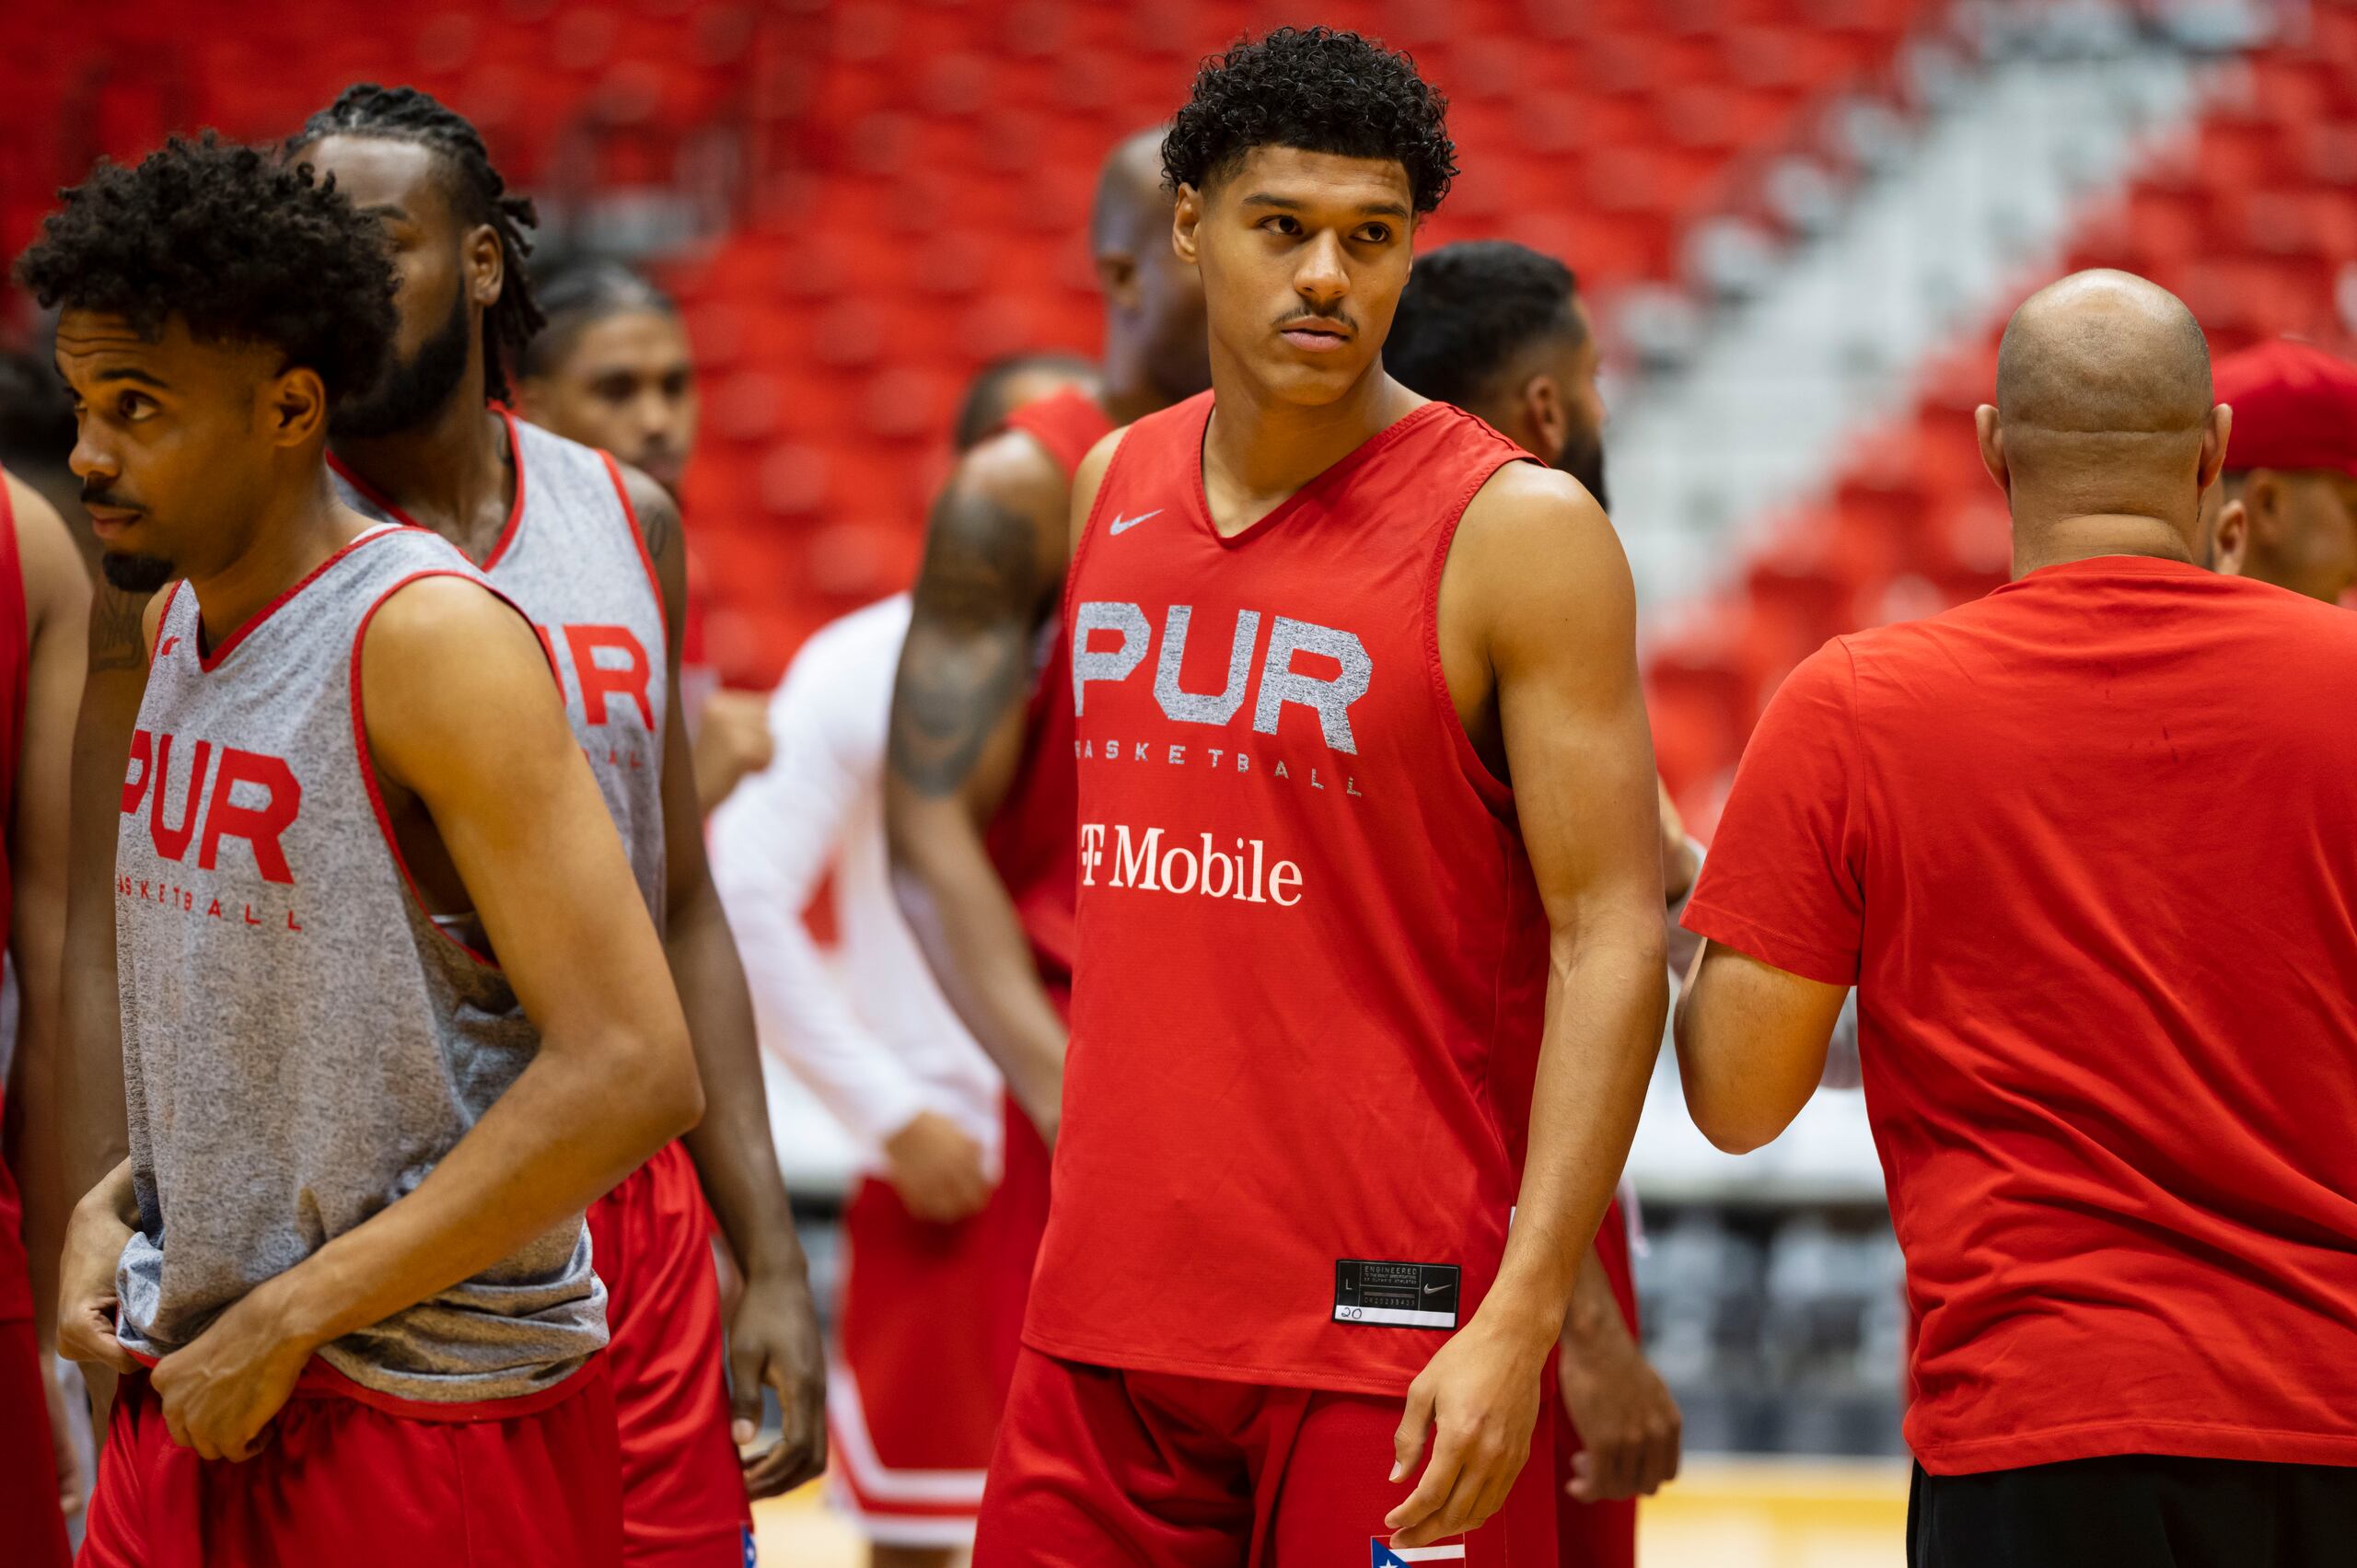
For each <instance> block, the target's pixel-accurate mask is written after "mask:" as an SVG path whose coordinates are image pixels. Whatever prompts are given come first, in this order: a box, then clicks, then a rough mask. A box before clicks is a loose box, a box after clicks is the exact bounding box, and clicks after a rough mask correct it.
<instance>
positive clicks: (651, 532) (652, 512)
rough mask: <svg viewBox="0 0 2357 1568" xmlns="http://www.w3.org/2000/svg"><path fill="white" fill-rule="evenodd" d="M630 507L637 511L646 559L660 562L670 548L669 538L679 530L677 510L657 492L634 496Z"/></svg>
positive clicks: (668, 498) (665, 497) (666, 497)
mask: <svg viewBox="0 0 2357 1568" xmlns="http://www.w3.org/2000/svg"><path fill="white" fill-rule="evenodd" d="M649 488H650V489H651V488H652V486H650V487H649ZM632 505H634V506H635V507H636V508H637V510H638V526H639V530H640V532H641V533H643V534H644V536H645V539H646V554H647V557H648V559H650V560H654V561H660V560H662V559H663V552H665V551H667V550H668V549H670V548H671V536H672V535H673V534H675V533H677V532H679V508H678V507H677V506H675V505H673V504H672V502H671V498H670V497H669V496H668V495H663V494H660V493H659V492H658V493H657V494H654V495H645V494H641V495H638V496H634V497H633V498H632Z"/></svg>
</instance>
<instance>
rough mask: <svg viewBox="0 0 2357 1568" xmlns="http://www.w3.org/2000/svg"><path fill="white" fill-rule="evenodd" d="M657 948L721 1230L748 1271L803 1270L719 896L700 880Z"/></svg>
mask: <svg viewBox="0 0 2357 1568" xmlns="http://www.w3.org/2000/svg"><path fill="white" fill-rule="evenodd" d="M667 929H668V933H669V935H668V937H667V939H666V941H665V944H664V946H665V949H666V952H667V955H668V958H670V961H671V978H672V981H673V982H674V983H675V984H676V985H677V986H678V988H679V1005H680V1010H681V1011H682V1012H684V1013H685V1014H686V1015H687V1020H688V1039H689V1041H690V1043H691V1045H692V1046H693V1048H694V1051H695V1058H696V1073H697V1075H698V1076H699V1077H701V1078H702V1081H703V1090H704V1114H703V1120H702V1121H700V1122H698V1123H697V1124H696V1126H695V1127H694V1128H693V1130H691V1132H689V1133H688V1134H687V1138H686V1143H687V1145H688V1154H689V1156H691V1158H693V1159H694V1161H695V1164H696V1173H697V1175H698V1176H699V1177H701V1178H702V1182H703V1191H704V1197H705V1199H706V1201H707V1202H710V1203H711V1204H712V1210H713V1214H714V1217H715V1218H717V1219H718V1220H719V1222H720V1228H721V1232H722V1234H724V1235H725V1236H726V1237H727V1238H728V1245H729V1248H730V1249H731V1250H732V1251H734V1252H735V1253H736V1255H737V1264H738V1266H739V1267H741V1268H742V1269H743V1270H744V1271H745V1272H746V1273H747V1274H748V1275H754V1276H758V1275H761V1274H766V1273H770V1272H776V1271H778V1270H781V1269H784V1270H792V1271H794V1272H796V1273H797V1274H798V1273H799V1272H800V1271H801V1269H802V1266H803V1264H802V1249H801V1245H800V1243H799V1242H798V1241H797V1239H796V1238H795V1232H794V1210H793V1206H792V1204H791V1202H789V1201H788V1199H787V1197H786V1191H785V1180H784V1177H782V1176H781V1175H780V1174H779V1172H778V1167H777V1146H776V1144H775V1143H774V1142H773V1141H772V1136H771V1132H770V1108H769V1096H768V1091H767V1090H766V1089H765V1088H764V1087H763V1086H762V1083H761V1048H760V1045H759V1043H758V1040H757V1038H756V1035H755V1031H754V1027H753V1001H752V997H751V995H750V993H749V992H748V991H747V990H746V987H745V971H744V968H743V966H742V965H741V964H740V963H739V961H738V959H737V944H736V941H735V939H734V938H733V937H732V936H731V935H729V930H728V921H727V917H726V914H725V913H724V912H723V911H722V909H721V905H720V899H719V896H718V895H717V894H716V893H714V891H713V890H712V885H711V883H710V882H709V881H708V880H707V881H706V882H705V883H704V884H703V886H702V889H701V891H700V893H699V894H698V895H696V896H693V897H691V898H689V899H686V900H681V902H680V903H679V905H677V906H676V907H674V908H673V909H672V910H671V911H670V912H669V918H668V922H667Z"/></svg>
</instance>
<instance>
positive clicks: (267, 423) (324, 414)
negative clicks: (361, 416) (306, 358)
mask: <svg viewBox="0 0 2357 1568" xmlns="http://www.w3.org/2000/svg"><path fill="white" fill-rule="evenodd" d="M256 396H257V399H258V401H260V403H261V409H260V411H259V412H260V414H261V426H262V428H263V429H264V430H266V431H267V432H269V435H270V444H271V445H272V446H273V447H304V446H308V445H309V444H310V443H311V442H313V441H316V440H322V439H325V437H326V435H327V423H328V389H327V387H326V384H325V383H323V382H322V381H320V379H319V372H318V371H316V370H313V369H310V368H309V367H308V366H299V365H298V366H295V367H294V368H293V369H290V370H286V371H284V372H282V373H281V374H279V375H277V376H274V377H271V378H270V379H269V380H267V381H264V382H263V383H262V384H261V387H260V389H258V390H257V393H256Z"/></svg>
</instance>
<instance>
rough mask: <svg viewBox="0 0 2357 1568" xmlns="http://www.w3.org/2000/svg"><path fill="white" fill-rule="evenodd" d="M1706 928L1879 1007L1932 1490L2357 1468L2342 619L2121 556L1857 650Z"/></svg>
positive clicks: (1799, 733) (2356, 746)
mask: <svg viewBox="0 0 2357 1568" xmlns="http://www.w3.org/2000/svg"><path fill="white" fill-rule="evenodd" d="M1686 924H1687V925H1688V927H1689V929H1691V930H1693V931H1696V932H1699V933H1700V934H1701V935H1705V936H1707V937H1710V938H1711V939H1712V940H1713V941H1714V942H1718V943H1722V944H1724V946H1726V947H1732V948H1736V949H1737V950H1739V951H1741V952H1744V953H1747V954H1749V955H1751V956H1752V957H1754V958H1759V959H1762V960H1764V961H1766V962H1768V963H1770V964H1772V965H1774V966H1776V967H1777V968H1779V969H1782V970H1787V971H1788V972H1791V973H1793V974H1797V975H1803V976H1805V977H1807V978H1809V979H1812V980H1818V981H1828V982H1830V983H1834V984H1843V985H1847V984H1855V985H1856V986H1857V987H1858V996H1859V1023H1860V1048H1861V1057H1862V1061H1863V1064H1864V1074H1865V1093H1866V1108H1867V1111H1868V1114H1869V1115H1870V1117H1871V1118H1872V1120H1873V1123H1874V1129H1875V1145H1876V1147H1877V1148H1878V1149H1879V1150H1880V1151H1881V1155H1882V1161H1883V1168H1884V1172H1885V1174H1886V1176H1887V1179H1888V1182H1889V1190H1890V1205H1891V1217H1892V1219H1893V1221H1894V1223H1895V1224H1896V1225H1897V1227H1898V1240H1899V1245H1900V1247H1901V1248H1902V1249H1904V1251H1905V1253H1906V1257H1907V1283H1908V1291H1909V1294H1910V1300H1911V1304H1912V1306H1913V1307H1914V1309H1915V1312H1916V1314H1917V1316H1918V1318H1920V1321H1921V1335H1920V1338H1919V1340H1918V1342H1917V1343H1916V1347H1915V1353H1914V1362H1913V1372H1914V1383H1915V1388H1916V1398H1915V1401H1914V1404H1913V1407H1912V1408H1911V1409H1910V1411H1909V1412H1908V1417H1907V1437H1908V1441H1909V1444H1910V1446H1912V1447H1913V1449H1914V1451H1915V1455H1916V1457H1917V1458H1919V1459H1921V1460H1922V1463H1923V1466H1924V1468H1925V1469H1929V1470H1931V1471H1933V1472H1934V1473H1936V1474H1959V1473H1968V1472H1972V1471H1980V1470H1991V1469H2010V1468H2014V1467H2017V1466H2023V1465H2034V1464H2044V1463H2049V1462H2051V1461H2055V1460H2061V1459H2073V1458H2089V1457H2093V1456H2097V1455H2105V1454H2130V1453H2152V1454H2173V1455H2186V1456H2191V1457H2197V1458H2240V1459H2270V1460H2279V1461H2287V1462H2298V1463H2309V1464H2336V1465H2350V1464H2357V616H2351V615H2350V614H2349V613H2348V612H2347V611H2345V610H2335V609H2332V608H2330V607H2328V606H2325V605H2321V604H2316V603H2313V602H2311V601H2309V600H2306V599H2303V598H2298V597H2297V596H2295V595H2293V594H2289V593H2285V592H2283V591H2282V590H2281V589H2278V588H2274V587H2267V586H2265V585H2263V584H2259V583H2254V582H2249V581H2247V580H2244V579H2240V578H2235V577H2221V576H2213V575H2211V574H2209V573H2207V572H2204V571H2201V570H2200V569H2199V568H2196V567H2193V566H2189V565H2186V564H2183V563H2176V562H2168V561H2160V560H2154V559H2149V558H2144V557H2136V556H2105V557H2099V558H2097V559H2095V560H2090V561H2084V562H2079V563H2072V564H2068V565H2061V566H2053V567H2049V568H2047V569H2045V570H2042V571H2038V572H2034V573H2032V574H2030V575H2028V576H2026V577H2025V578H2023V579H2021V580H2020V581H2019V582H2015V583H2012V584H2009V585H2007V586H2006V587H2002V588H1999V589H1998V590H1997V591H1996V592H1994V593H1992V594H1991V595H1990V596H1989V597H1988V598H1984V599H1981V600H1980V601H1979V602H1977V603H1974V604H1969V605H1966V606H1964V607H1962V608H1960V609H1957V610H1951V611H1949V612H1948V613H1946V614H1945V615H1941V616H1938V617H1935V618H1933V619H1932V620H1929V621H1916V622H1912V623H1910V624H1906V625H1898V626H1888V627H1885V628H1882V629H1881V630H1879V631H1875V632H1869V633H1864V634H1862V635H1859V636H1855V637H1844V638H1840V639H1837V640H1836V641H1835V642H1833V643H1831V644H1829V645H1827V646H1826V647H1824V648H1823V649H1821V650H1819V651H1818V652H1817V654H1816V655H1815V656H1812V657H1811V658H1810V659H1809V660H1808V661H1807V662H1806V663H1805V664H1804V665H1802V666H1801V668H1799V669H1797V670H1795V671H1794V673H1793V675H1792V677H1791V679H1788V680H1787V681H1786V682H1785V683H1784V686H1783V689H1782V691H1779V692H1777V694H1776V698H1775V701H1774V702H1773V703H1771V704H1770V706H1769V709H1768V712H1767V714H1766V715H1765V716H1764V717H1762V718H1761V720H1760V723H1759V731H1758V733H1757V734H1755V735H1754V736H1753V737H1752V739H1751V744H1750V746H1749V748H1748V749H1747V750H1746V752H1745V754H1744V759H1743V765H1742V768H1741V770H1740V771H1739V772H1738V773H1737V774H1736V784H1735V791H1734V794H1733V796H1731V797H1730V799H1729V800H1728V802H1727V807H1726V812H1725V815H1724V817H1723V818H1722V819H1720V824H1719V830H1718V835H1717V840H1716V842H1714V843H1713V845H1712V848H1711V854H1710V860H1709V862H1708V864H1707V865H1706V866H1705V867H1704V869H1703V872H1702V879H1701V885H1700V887H1698V888H1697V889H1696V890H1695V894H1694V898H1693V901H1692V902H1691V903H1690V904H1689V905H1688V907H1687V912H1686Z"/></svg>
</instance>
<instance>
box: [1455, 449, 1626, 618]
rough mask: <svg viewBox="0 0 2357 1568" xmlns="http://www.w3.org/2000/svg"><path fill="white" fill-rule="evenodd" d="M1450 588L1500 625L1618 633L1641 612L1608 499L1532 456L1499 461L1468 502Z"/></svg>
mask: <svg viewBox="0 0 2357 1568" xmlns="http://www.w3.org/2000/svg"><path fill="white" fill-rule="evenodd" d="M1442 592H1443V595H1444V598H1445V600H1446V602H1449V603H1453V604H1457V605H1460V606H1463V607H1465V608H1468V609H1473V610H1476V611H1477V613H1480V614H1481V615H1482V618H1483V619H1485V620H1492V629H1494V630H1498V631H1508V630H1511V629H1514V628H1515V627H1527V628H1529V629H1531V630H1537V629H1538V628H1541V627H1545V628H1549V629H1551V630H1553V631H1555V632H1558V633H1560V632H1561V631H1562V630H1565V629H1575V628H1582V627H1592V628H1595V629H1596V631H1598V632H1601V633H1605V634H1608V635H1620V634H1623V628H1625V626H1626V625H1627V624H1628V622H1629V621H1631V619H1632V618H1633V615H1634V612H1635V597H1636V596H1635V587H1634V585H1633V584H1632V583H1631V579H1630V575H1629V560H1628V555H1627V553H1626V552H1623V551H1622V549H1621V548H1620V535H1618V534H1617V533H1615V532H1614V531H1613V528H1612V523H1611V519H1609V518H1608V517H1606V516H1605V515H1604V508H1603V507H1601V506H1599V505H1596V497H1595V496H1593V495H1590V494H1588V493H1587V490H1586V488H1585V486H1583V485H1582V484H1581V483H1580V482H1578V481H1577V480H1575V479H1573V478H1572V477H1571V476H1570V475H1569V474H1566V473H1562V472H1559V471H1557V470H1553V469H1549V468H1541V467H1540V466H1539V465H1538V464H1537V463H1529V462H1515V463H1507V464H1505V465H1504V467H1502V468H1500V469H1499V470H1497V471H1496V472H1495V473H1493V474H1492V475H1491V476H1490V480H1489V482H1487V483H1486V484H1484V485H1482V487H1481V488H1480V491H1479V492H1478V493H1477V494H1475V495H1474V497H1473V499H1472V501H1471V502H1469V504H1468V505H1466V508H1465V515H1464V517H1463V518H1462V519H1461V520H1460V521H1459V522H1458V524H1457V538H1456V540H1454V542H1453V543H1452V544H1451V545H1450V547H1449V554H1448V563H1447V567H1446V573H1445V575H1444V577H1443V586H1442ZM1493 618H1494V619H1493Z"/></svg>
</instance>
